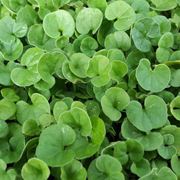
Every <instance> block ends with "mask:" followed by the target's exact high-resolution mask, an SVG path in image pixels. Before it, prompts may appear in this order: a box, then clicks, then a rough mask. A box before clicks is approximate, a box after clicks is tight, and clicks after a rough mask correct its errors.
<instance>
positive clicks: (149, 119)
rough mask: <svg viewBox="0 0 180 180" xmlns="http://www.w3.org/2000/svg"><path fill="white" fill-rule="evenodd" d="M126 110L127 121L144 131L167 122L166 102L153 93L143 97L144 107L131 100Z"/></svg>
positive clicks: (156, 127)
mask: <svg viewBox="0 0 180 180" xmlns="http://www.w3.org/2000/svg"><path fill="white" fill-rule="evenodd" d="M126 112H127V117H128V119H129V121H130V122H131V123H132V124H133V125H134V126H135V127H136V128H137V129H139V130H140V131H144V132H149V131H151V130H152V129H158V128H161V127H163V126H164V125H165V124H166V123H167V122H168V120H167V116H168V114H167V107H166V103H165V102H164V100H163V99H162V98H160V97H158V96H155V95H150V96H148V97H147V98H146V99H145V101H144V108H143V107H142V105H141V104H140V103H139V102H137V101H131V102H130V104H129V106H128V107H127V111H126Z"/></svg>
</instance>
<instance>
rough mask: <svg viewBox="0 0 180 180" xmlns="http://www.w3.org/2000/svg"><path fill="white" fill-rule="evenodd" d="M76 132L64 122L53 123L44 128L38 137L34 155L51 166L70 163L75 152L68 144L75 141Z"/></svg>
mask: <svg viewBox="0 0 180 180" xmlns="http://www.w3.org/2000/svg"><path fill="white" fill-rule="evenodd" d="M75 138H76V134H75V132H74V131H73V129H72V128H71V127H70V126H68V125H65V124H60V123H59V124H54V125H51V126H49V127H48V128H46V129H44V130H43V131H42V133H41V135H40V138H39V144H38V146H37V148H36V155H37V157H38V158H39V159H41V160H43V161H44V162H46V163H47V165H48V166H51V167H62V166H64V165H66V164H68V163H70V162H71V161H72V160H73V159H74V157H75V153H74V152H73V151H72V149H71V148H69V146H70V145H71V144H73V142H74V141H75Z"/></svg>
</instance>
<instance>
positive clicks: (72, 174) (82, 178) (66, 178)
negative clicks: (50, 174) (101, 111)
mask: <svg viewBox="0 0 180 180" xmlns="http://www.w3.org/2000/svg"><path fill="white" fill-rule="evenodd" d="M86 176H87V172H86V169H85V168H84V167H83V165H82V163H81V162H79V161H77V160H74V161H72V162H71V163H69V164H67V165H66V166H64V167H63V168H62V169H61V178H62V180H70V179H71V180H86Z"/></svg>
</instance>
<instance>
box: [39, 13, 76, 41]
mask: <svg viewBox="0 0 180 180" xmlns="http://www.w3.org/2000/svg"><path fill="white" fill-rule="evenodd" d="M43 28H44V31H45V32H46V34H47V35H48V36H50V37H51V38H58V37H59V36H61V34H62V35H63V36H67V37H71V36H72V35H73V34H74V30H75V24H74V20H73V18H72V16H71V14H70V13H69V12H68V11H65V10H58V11H55V12H52V13H49V14H47V15H46V16H45V17H44V19H43Z"/></svg>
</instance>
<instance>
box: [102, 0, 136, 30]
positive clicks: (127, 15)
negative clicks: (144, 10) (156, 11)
mask: <svg viewBox="0 0 180 180" xmlns="http://www.w3.org/2000/svg"><path fill="white" fill-rule="evenodd" d="M105 17H106V18H107V19H108V20H115V19H117V20H116V21H115V23H114V27H115V28H116V29H117V30H119V31H126V30H128V29H130V27H131V26H132V24H133V23H134V22H135V20H136V15H135V12H134V10H133V8H132V7H131V6H130V5H129V4H128V3H126V2H125V1H122V0H118V1H114V2H112V3H110V4H109V5H108V6H107V8H106V11H105Z"/></svg>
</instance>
